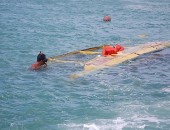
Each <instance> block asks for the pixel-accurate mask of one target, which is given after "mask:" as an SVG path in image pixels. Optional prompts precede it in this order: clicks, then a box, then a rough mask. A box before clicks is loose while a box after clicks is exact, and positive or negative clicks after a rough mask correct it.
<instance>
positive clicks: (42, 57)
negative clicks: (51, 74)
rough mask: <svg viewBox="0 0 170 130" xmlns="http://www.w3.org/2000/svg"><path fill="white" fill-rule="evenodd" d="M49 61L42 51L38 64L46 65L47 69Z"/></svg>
mask: <svg viewBox="0 0 170 130" xmlns="http://www.w3.org/2000/svg"><path fill="white" fill-rule="evenodd" d="M47 61H48V59H47V58H46V55H45V54H44V53H42V52H41V51H40V53H39V54H38V56H37V62H42V65H44V67H47Z"/></svg>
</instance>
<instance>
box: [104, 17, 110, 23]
mask: <svg viewBox="0 0 170 130" xmlns="http://www.w3.org/2000/svg"><path fill="white" fill-rule="evenodd" d="M103 21H106V22H108V21H111V17H110V16H104V18H103Z"/></svg>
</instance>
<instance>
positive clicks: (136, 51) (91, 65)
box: [71, 41, 170, 78]
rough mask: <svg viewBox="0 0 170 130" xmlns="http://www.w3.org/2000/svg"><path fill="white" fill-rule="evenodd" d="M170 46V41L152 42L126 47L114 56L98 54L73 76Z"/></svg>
mask: <svg viewBox="0 0 170 130" xmlns="http://www.w3.org/2000/svg"><path fill="white" fill-rule="evenodd" d="M167 47H170V42H169V41H168V42H150V43H147V44H142V45H139V46H135V47H128V48H125V49H124V50H123V51H121V52H119V53H117V54H115V55H112V56H97V57H95V58H94V59H92V60H89V61H87V62H85V64H84V70H83V71H81V72H78V73H75V74H72V75H71V78H78V77H81V76H84V75H86V74H88V73H90V72H92V71H95V70H99V69H103V68H107V67H110V66H114V65H117V64H120V63H122V62H124V61H127V60H130V59H134V58H137V57H138V56H140V55H143V54H146V53H150V52H154V51H158V50H162V49H164V48H167Z"/></svg>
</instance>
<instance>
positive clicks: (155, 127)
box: [0, 0, 170, 130]
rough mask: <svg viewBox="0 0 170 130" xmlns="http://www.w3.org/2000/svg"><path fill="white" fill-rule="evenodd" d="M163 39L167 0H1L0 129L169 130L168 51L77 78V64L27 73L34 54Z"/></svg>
mask: <svg viewBox="0 0 170 130" xmlns="http://www.w3.org/2000/svg"><path fill="white" fill-rule="evenodd" d="M105 15H109V16H111V18H112V21H111V22H103V20H102V19H103V17H104V16H105ZM143 34H144V36H145V37H144V38H143V37H140V35H143ZM169 39H170V1H169V0H48V1H47V0H22V1H21V0H1V1H0V129H1V130H169V128H170V48H167V49H165V50H162V51H158V52H154V53H151V54H146V55H143V56H140V57H139V58H137V59H135V60H131V61H127V62H125V63H122V64H120V65H118V66H114V67H110V68H108V69H103V70H99V71H96V72H93V73H91V74H89V75H86V76H84V77H81V78H78V79H75V80H72V79H70V78H69V76H70V74H73V73H75V72H77V71H79V70H81V69H82V68H83V67H82V66H80V65H77V64H61V63H60V64H57V63H49V65H48V68H46V69H44V70H41V71H29V70H28V68H29V66H30V65H31V64H32V63H34V62H35V60H36V56H37V54H38V53H39V51H40V50H41V51H43V52H44V53H45V54H46V55H47V57H50V56H55V55H59V54H63V53H66V52H71V51H75V50H80V49H85V48H89V47H94V46H99V45H102V44H105V43H108V44H109V43H111V44H113V43H117V42H119V43H121V44H122V45H124V46H133V45H140V44H142V43H146V42H152V41H167V40H169Z"/></svg>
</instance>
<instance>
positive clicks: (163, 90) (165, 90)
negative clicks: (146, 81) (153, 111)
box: [162, 88, 170, 93]
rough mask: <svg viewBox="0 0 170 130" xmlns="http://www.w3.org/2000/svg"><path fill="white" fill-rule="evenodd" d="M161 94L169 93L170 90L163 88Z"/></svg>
mask: <svg viewBox="0 0 170 130" xmlns="http://www.w3.org/2000/svg"><path fill="white" fill-rule="evenodd" d="M162 92H167V93H170V88H163V89H162Z"/></svg>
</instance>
